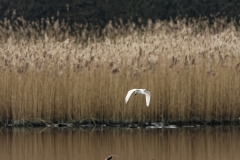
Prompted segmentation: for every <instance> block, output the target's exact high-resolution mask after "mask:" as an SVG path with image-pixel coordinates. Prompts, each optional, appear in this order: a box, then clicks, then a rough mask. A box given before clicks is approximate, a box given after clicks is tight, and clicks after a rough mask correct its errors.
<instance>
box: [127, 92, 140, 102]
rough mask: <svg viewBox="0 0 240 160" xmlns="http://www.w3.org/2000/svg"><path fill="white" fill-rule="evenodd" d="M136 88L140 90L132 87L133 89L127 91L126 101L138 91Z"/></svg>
mask: <svg viewBox="0 0 240 160" xmlns="http://www.w3.org/2000/svg"><path fill="white" fill-rule="evenodd" d="M136 90H138V89H131V90H129V91H128V93H127V95H126V98H125V103H127V102H128V100H129V98H130V96H131V95H132V93H133V92H134V91H136Z"/></svg>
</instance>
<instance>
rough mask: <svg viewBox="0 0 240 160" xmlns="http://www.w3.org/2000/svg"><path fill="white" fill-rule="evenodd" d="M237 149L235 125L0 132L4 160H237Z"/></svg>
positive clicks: (239, 135) (239, 142)
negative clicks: (108, 159) (110, 159)
mask: <svg viewBox="0 0 240 160" xmlns="http://www.w3.org/2000/svg"><path fill="white" fill-rule="evenodd" d="M239 148H240V127H239V126H218V127H194V128H168V129H145V130H144V129H104V130H103V131H101V130H98V129H92V130H91V129H76V128H74V129H57V128H54V129H49V128H4V129H3V128H2V129H1V131H0V159H3V160H104V159H105V158H106V157H107V156H109V155H111V154H115V155H118V157H114V158H113V160H115V159H116V160H152V159H155V160H158V159H159V160H160V159H161V160H214V159H215V160H220V159H221V160H225V159H226V160H227V159H228V160H229V159H231V160H237V159H239V157H240V152H239Z"/></svg>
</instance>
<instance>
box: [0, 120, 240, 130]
mask: <svg viewBox="0 0 240 160" xmlns="http://www.w3.org/2000/svg"><path fill="white" fill-rule="evenodd" d="M216 125H240V120H237V121H227V120H224V121H216V120H211V121H196V120H192V121H167V122H165V123H163V122H129V123H111V122H110V123H102V122H97V121H91V122H86V121H84V122H79V121H78V122H76V121H74V122H68V123H54V122H47V121H43V120H41V121H23V120H19V121H16V120H15V121H14V122H6V123H5V122H3V121H1V122H0V127H53V128H55V127H57V128H61V127H69V128H72V127H80V128H100V129H103V128H105V127H110V128H126V127H127V128H171V126H175V127H188V126H190V127H194V126H216Z"/></svg>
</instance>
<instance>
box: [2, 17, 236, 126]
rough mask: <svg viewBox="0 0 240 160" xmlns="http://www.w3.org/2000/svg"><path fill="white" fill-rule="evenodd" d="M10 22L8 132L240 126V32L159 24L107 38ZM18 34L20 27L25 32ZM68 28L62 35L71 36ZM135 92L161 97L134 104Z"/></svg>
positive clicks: (5, 36) (113, 29)
mask: <svg viewBox="0 0 240 160" xmlns="http://www.w3.org/2000/svg"><path fill="white" fill-rule="evenodd" d="M20 20H21V21H22V24H23V25H25V27H24V28H21V26H20V25H19V24H17V25H16V24H15V25H14V24H12V23H10V21H8V20H5V21H3V22H1V23H0V24H1V25H0V26H1V33H0V35H1V40H0V74H1V77H0V119H1V122H2V123H14V124H25V123H27V122H34V121H38V120H41V121H43V120H44V121H50V122H54V123H63V122H64V123H65V122H71V123H72V122H73V123H82V122H84V121H87V122H93V123H97V122H101V123H143V122H154V121H166V120H167V121H171V122H180V121H181V122H191V121H202V122H208V121H220V122H223V121H237V120H238V118H239V117H240V98H239V97H240V39H239V31H238V29H237V28H236V27H234V24H233V23H225V22H224V21H219V22H222V23H216V25H213V26H211V27H209V26H208V24H207V23H206V22H205V21H199V22H192V23H191V24H188V25H186V22H185V21H184V20H182V21H180V20H179V21H178V22H177V23H173V22H172V21H170V22H163V21H158V22H155V23H151V21H149V25H148V26H146V27H141V28H136V27H135V25H134V24H131V25H128V26H127V27H124V26H123V25H122V26H116V25H113V24H112V22H110V23H109V25H108V26H106V28H105V29H104V30H103V31H102V32H101V33H102V35H97V34H95V32H93V31H87V30H84V29H83V30H81V32H78V33H76V34H75V35H71V33H72V32H71V30H70V29H69V28H67V27H66V26H64V25H63V26H60V24H59V23H58V22H55V23H49V27H48V26H47V27H46V28H44V27H42V28H41V27H37V26H39V25H40V24H38V23H33V22H25V21H23V20H22V19H20ZM16 26H17V27H16ZM64 27H65V28H67V29H66V30H62V28H64ZM132 88H146V89H147V90H149V91H150V92H151V102H150V107H146V106H145V97H144V96H137V97H134V98H133V97H131V98H130V100H129V103H128V104H125V102H124V98H125V95H126V93H127V91H128V90H130V89H132Z"/></svg>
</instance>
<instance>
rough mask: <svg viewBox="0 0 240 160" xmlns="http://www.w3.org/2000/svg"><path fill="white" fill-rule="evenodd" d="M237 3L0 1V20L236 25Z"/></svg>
mask: <svg viewBox="0 0 240 160" xmlns="http://www.w3.org/2000/svg"><path fill="white" fill-rule="evenodd" d="M239 8H240V1H239V0H210V1H209V0H148V1H146V0H114V1H113V0H0V19H1V20H3V19H4V18H8V19H14V18H16V17H18V16H23V18H24V19H25V20H27V21H38V20H41V19H42V18H44V19H45V18H53V17H54V19H59V20H63V19H64V20H65V22H67V23H69V24H70V25H71V24H73V23H75V22H76V23H82V24H85V23H90V24H93V25H98V26H102V27H104V26H105V25H106V24H107V23H108V22H109V21H110V20H115V21H118V20H119V19H122V21H123V23H127V22H128V21H129V20H131V21H133V22H135V23H138V22H139V18H140V19H141V24H146V22H147V20H148V19H149V18H151V19H152V20H153V21H154V20H156V19H160V20H169V19H175V18H180V19H181V18H197V19H198V18H201V17H203V18H208V19H209V20H210V22H211V21H212V20H214V18H216V17H217V18H222V17H224V18H227V20H228V21H230V20H231V19H234V20H235V22H237V23H239V22H238V21H239V15H240V14H239V13H240V10H239Z"/></svg>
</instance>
